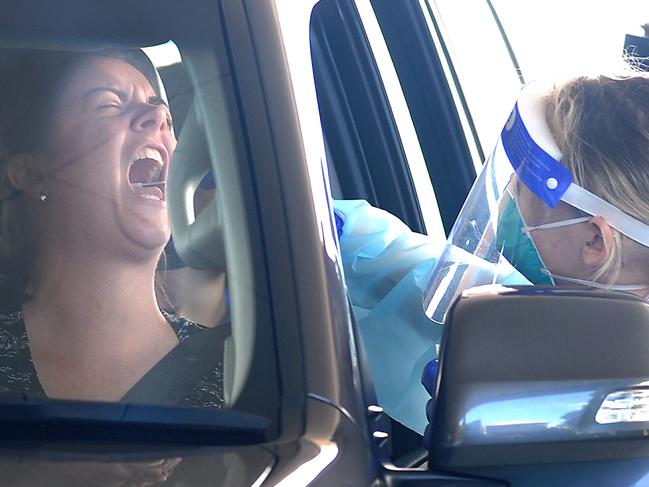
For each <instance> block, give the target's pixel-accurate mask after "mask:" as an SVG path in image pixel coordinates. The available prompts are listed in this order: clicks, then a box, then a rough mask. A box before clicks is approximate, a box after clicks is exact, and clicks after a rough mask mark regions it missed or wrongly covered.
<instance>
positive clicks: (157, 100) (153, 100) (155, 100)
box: [148, 96, 169, 108]
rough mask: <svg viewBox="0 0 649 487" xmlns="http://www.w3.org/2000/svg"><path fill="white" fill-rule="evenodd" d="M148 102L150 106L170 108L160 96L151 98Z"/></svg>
mask: <svg viewBox="0 0 649 487" xmlns="http://www.w3.org/2000/svg"><path fill="white" fill-rule="evenodd" d="M148 102H149V104H150V105H164V106H165V107H167V108H169V104H168V103H167V102H166V101H164V100H163V99H162V98H160V97H159V96H152V97H150V98H149V100H148Z"/></svg>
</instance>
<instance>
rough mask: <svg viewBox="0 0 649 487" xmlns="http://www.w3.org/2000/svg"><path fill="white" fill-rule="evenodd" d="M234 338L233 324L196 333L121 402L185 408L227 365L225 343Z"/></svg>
mask: <svg viewBox="0 0 649 487" xmlns="http://www.w3.org/2000/svg"><path fill="white" fill-rule="evenodd" d="M230 335H231V327H230V323H224V324H221V325H218V326H216V327H214V328H208V329H206V330H203V331H200V332H198V333H194V334H193V335H191V336H190V337H189V338H186V339H185V340H183V341H182V342H180V343H179V344H178V345H177V346H176V347H175V348H174V349H173V350H171V352H169V353H168V354H167V355H166V356H165V357H164V358H162V359H161V360H160V361H159V362H158V363H157V364H156V365H155V366H154V367H153V368H152V369H151V370H149V372H147V373H146V374H145V375H144V376H143V377H142V378H141V379H140V380H139V381H138V382H137V384H135V385H134V386H133V387H132V388H131V390H129V391H128V392H127V393H126V395H125V396H124V397H123V398H122V399H121V400H120V402H127V403H147V404H156V405H166V406H182V405H184V404H183V403H184V400H185V398H186V397H188V396H189V395H190V394H191V392H192V390H193V388H194V387H195V386H196V385H197V384H198V383H199V382H200V381H201V380H202V379H203V378H204V377H205V376H207V375H209V374H210V373H211V372H212V371H213V370H214V369H215V368H216V367H218V366H219V364H223V351H224V344H225V340H226V339H227V338H228V337H229V336H230Z"/></svg>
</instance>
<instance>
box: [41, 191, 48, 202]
mask: <svg viewBox="0 0 649 487" xmlns="http://www.w3.org/2000/svg"><path fill="white" fill-rule="evenodd" d="M40 199H41V201H42V202H43V203H45V202H46V201H47V195H46V194H45V193H41V195H40Z"/></svg>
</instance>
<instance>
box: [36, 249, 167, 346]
mask: <svg viewBox="0 0 649 487" xmlns="http://www.w3.org/2000/svg"><path fill="white" fill-rule="evenodd" d="M156 261H157V259H156V257H155V256H154V257H153V258H152V259H149V261H140V262H139V263H136V262H129V261H125V260H124V259H120V258H119V257H117V256H116V257H114V258H104V259H101V258H97V256H91V258H86V259H84V258H83V256H79V255H78V254H77V255H75V256H74V257H73V258H72V257H70V256H66V255H65V254H58V255H56V256H52V255H50V256H47V255H46V256H42V258H40V259H37V260H36V261H35V262H34V267H33V272H32V279H31V281H32V284H31V286H30V289H29V294H31V295H32V296H33V297H32V299H31V300H30V301H29V302H28V303H27V304H26V306H25V308H27V309H29V311H30V312H31V313H33V314H37V315H40V316H47V317H48V318H49V319H50V321H51V320H55V321H56V322H57V327H56V328H57V332H58V333H68V332H74V331H75V330H77V331H79V330H80V329H92V330H93V335H95V336H97V337H99V336H104V337H107V336H108V335H114V334H115V333H117V332H118V330H120V332H121V333H123V332H124V327H127V326H129V324H132V325H133V326H138V327H142V326H146V324H147V323H152V322H156V321H157V322H160V320H161V319H164V318H163V317H162V315H161V313H160V311H159V309H158V307H157V303H156V299H155V292H154V275H155V267H156Z"/></svg>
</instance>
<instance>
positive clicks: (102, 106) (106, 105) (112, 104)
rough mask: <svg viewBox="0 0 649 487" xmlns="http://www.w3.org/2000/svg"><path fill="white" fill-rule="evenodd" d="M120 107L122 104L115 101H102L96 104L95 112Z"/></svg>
mask: <svg viewBox="0 0 649 487" xmlns="http://www.w3.org/2000/svg"><path fill="white" fill-rule="evenodd" d="M121 107H122V102H121V101H120V100H117V99H110V100H102V101H100V102H99V103H97V110H111V109H112V110H115V109H120V108H121Z"/></svg>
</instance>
